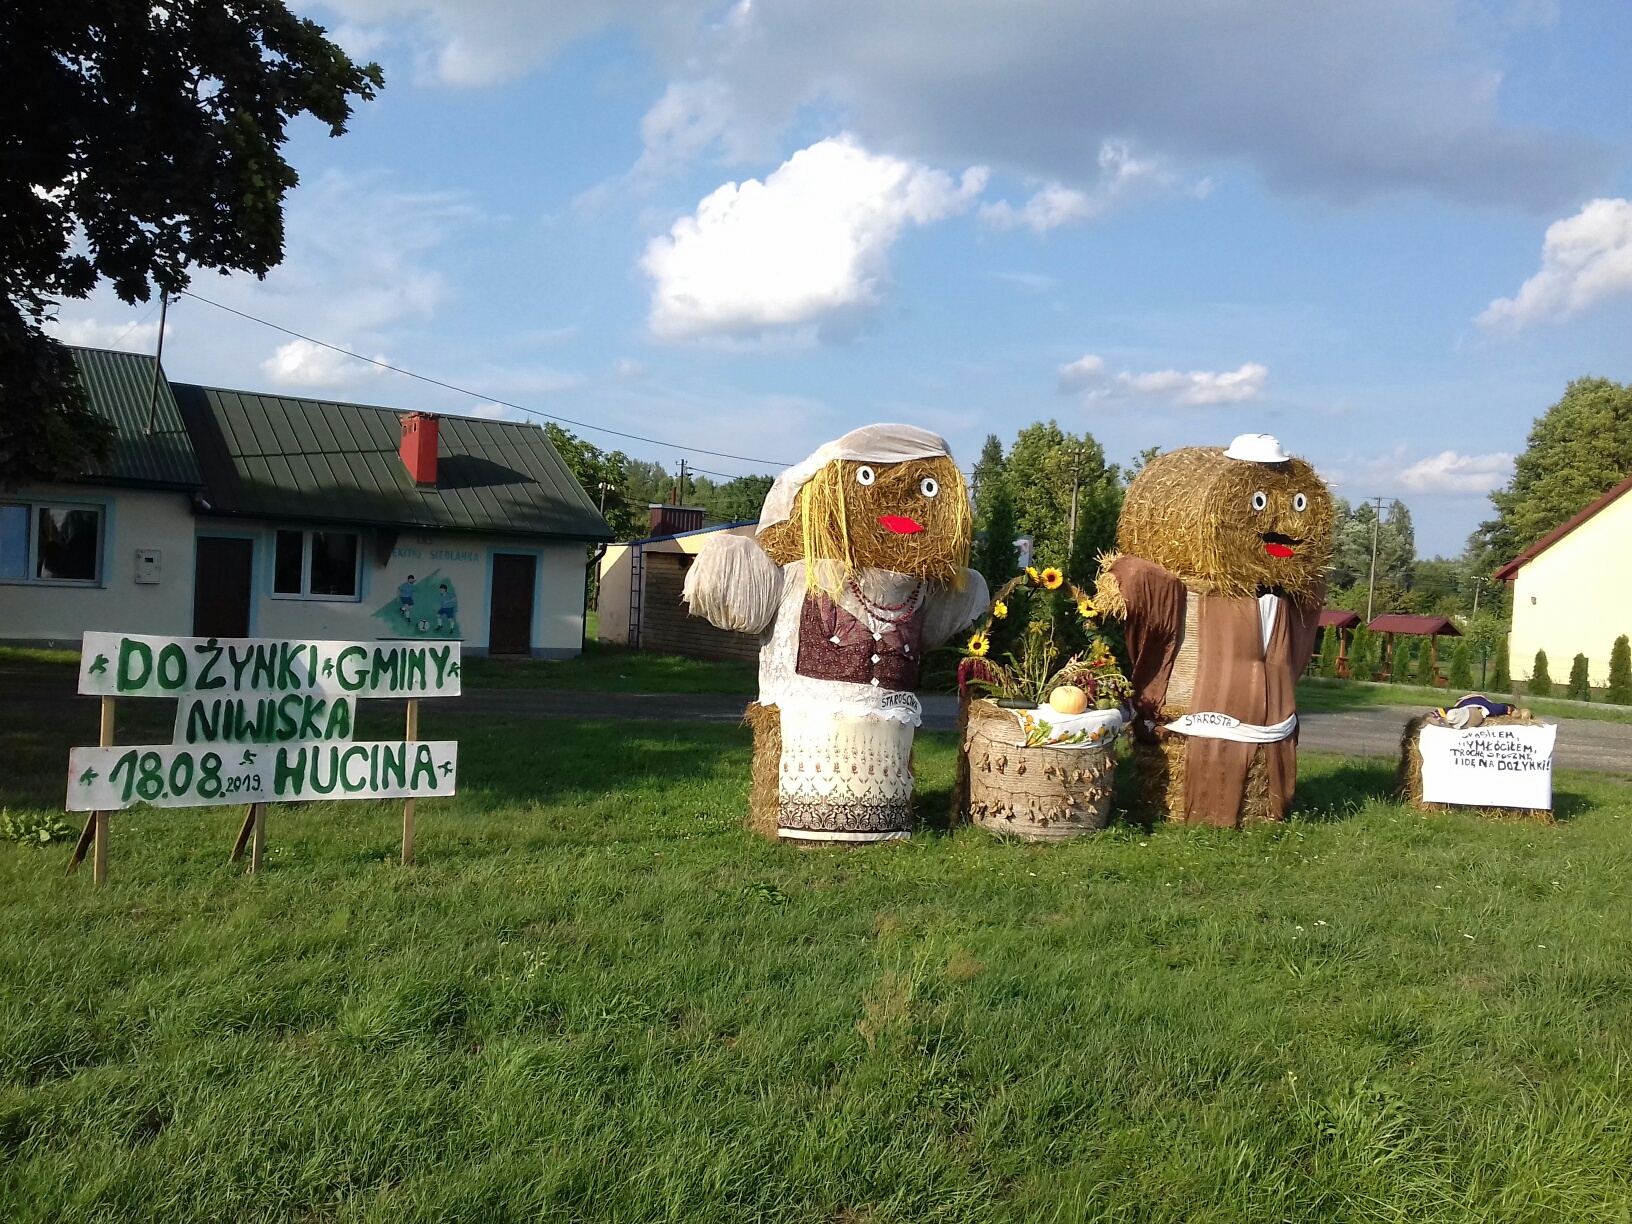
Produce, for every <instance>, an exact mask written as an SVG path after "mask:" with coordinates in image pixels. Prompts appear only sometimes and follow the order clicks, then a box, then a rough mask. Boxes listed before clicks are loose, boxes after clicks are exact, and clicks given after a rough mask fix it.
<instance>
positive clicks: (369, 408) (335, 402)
mask: <svg viewBox="0 0 1632 1224" xmlns="http://www.w3.org/2000/svg"><path fill="white" fill-rule="evenodd" d="M110 351H117V350H110ZM165 381H167V382H168V383H169V384H170V385H171V386H173V387H192V388H193V389H194V390H197V391H216V392H220V393H222V394H226V395H254V396H259V397H261V398H263V399H281V400H290V401H292V402H294V403H297V404H323V405H326V406H328V407H330V408H358V409H361V410H363V411H364V412H385V413H390V414H391V415H392V416H401V415H402V414H403V413H405V412H426V413H431V415H433V416H437V417H441V418H442V419H443V420H448V419H450V418H451V419H454V420H460V421H472V422H475V423H476V424H478V425H507V426H511V427H513V428H519V429H537V428H540V426H538V425H537V424H535V423H534V422H532V421H503V420H499V419H497V418H494V417H479V416H471V415H469V414H468V413H463V412H445V411H443V412H432V410H431V409H429V408H392V407H389V406H388V405H385V404H360V403H358V402H357V401H356V400H342V399H323V398H322V397H320V396H315V395H285V394H284V393H283V392H281V391H251V390H248V389H247V388H244V387H218V386H215V385H213V384H211V383H193V382H182V381H181V380H179V379H174V378H169V377H166V379H165Z"/></svg>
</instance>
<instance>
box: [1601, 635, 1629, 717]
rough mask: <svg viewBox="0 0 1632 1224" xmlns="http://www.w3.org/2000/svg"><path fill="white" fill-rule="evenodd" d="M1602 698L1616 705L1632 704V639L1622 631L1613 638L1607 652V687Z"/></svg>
mask: <svg viewBox="0 0 1632 1224" xmlns="http://www.w3.org/2000/svg"><path fill="white" fill-rule="evenodd" d="M1604 700H1605V701H1609V702H1613V703H1614V704H1616V705H1632V640H1629V639H1628V638H1627V636H1626V634H1624V633H1623V634H1621V636H1620V637H1618V638H1616V639H1615V645H1614V647H1613V648H1612V649H1611V650H1610V652H1609V688H1608V689H1607V690H1606V691H1605V693H1604Z"/></svg>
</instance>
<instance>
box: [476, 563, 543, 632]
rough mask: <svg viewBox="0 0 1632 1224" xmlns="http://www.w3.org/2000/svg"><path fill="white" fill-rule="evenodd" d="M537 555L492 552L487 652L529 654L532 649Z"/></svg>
mask: <svg viewBox="0 0 1632 1224" xmlns="http://www.w3.org/2000/svg"><path fill="white" fill-rule="evenodd" d="M537 564H538V558H537V557H530V556H523V555H521V554H520V553H494V554H493V598H492V601H491V602H492V608H493V611H492V614H491V617H490V619H489V621H488V626H487V653H488V654H496V655H501V654H502V655H510V654H531V653H532V649H533V574H534V572H535V567H536V566H537Z"/></svg>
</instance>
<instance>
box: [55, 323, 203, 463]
mask: <svg viewBox="0 0 1632 1224" xmlns="http://www.w3.org/2000/svg"><path fill="white" fill-rule="evenodd" d="M68 351H69V352H71V353H72V354H73V357H74V364H75V365H77V366H78V367H79V379H80V382H81V384H83V386H84V387H85V393H86V396H87V397H88V398H89V399H90V402H91V407H92V408H93V409H94V410H95V411H96V412H97V413H98V414H99V415H101V416H102V417H104V418H106V419H107V420H108V421H110V422H112V424H113V428H114V443H113V460H112V462H110V463H109V464H107V465H106V466H104V467H100V468H97V469H94V470H92V471H88V472H86V473H85V477H84V478H85V479H86V480H94V481H106V482H109V483H118V484H141V485H156V486H159V487H163V488H183V489H195V488H198V487H200V486H202V485H203V483H204V477H203V475H202V473H201V472H200V471H199V467H198V462H197V459H196V458H195V456H194V454H193V444H192V441H191V439H190V438H189V437H188V436H187V427H186V425H185V424H183V422H182V419H181V414H180V413H179V412H177V411H176V400H175V396H173V395H172V394H171V393H170V384H169V382H168V381H166V380H165V378H164V377H163V376H162V375H161V376H160V378H159V385H158V395H157V396H156V397H155V396H154V395H153V365H154V360H153V358H152V357H150V356H149V355H148V354H146V353H119V352H114V351H112V350H110V349H91V348H79V347H78V346H69V350H68ZM150 403H151V404H152V406H153V432H152V433H148V432H147V419H148V405H149V404H150Z"/></svg>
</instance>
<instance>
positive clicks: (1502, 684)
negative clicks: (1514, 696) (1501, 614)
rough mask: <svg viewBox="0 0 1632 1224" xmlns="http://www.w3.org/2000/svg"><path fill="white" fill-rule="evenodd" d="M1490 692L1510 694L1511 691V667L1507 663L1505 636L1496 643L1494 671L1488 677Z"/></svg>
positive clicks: (1510, 664)
mask: <svg viewBox="0 0 1632 1224" xmlns="http://www.w3.org/2000/svg"><path fill="white" fill-rule="evenodd" d="M1490 691H1491V692H1493V693H1511V692H1512V691H1513V665H1512V663H1510V662H1509V661H1508V655H1507V636H1506V635H1505V634H1504V635H1503V636H1502V640H1501V641H1500V642H1498V643H1496V669H1495V671H1494V673H1493V674H1492V675H1491V677H1490Z"/></svg>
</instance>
